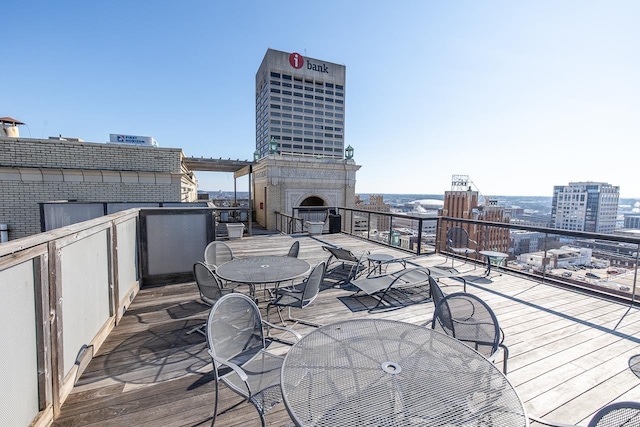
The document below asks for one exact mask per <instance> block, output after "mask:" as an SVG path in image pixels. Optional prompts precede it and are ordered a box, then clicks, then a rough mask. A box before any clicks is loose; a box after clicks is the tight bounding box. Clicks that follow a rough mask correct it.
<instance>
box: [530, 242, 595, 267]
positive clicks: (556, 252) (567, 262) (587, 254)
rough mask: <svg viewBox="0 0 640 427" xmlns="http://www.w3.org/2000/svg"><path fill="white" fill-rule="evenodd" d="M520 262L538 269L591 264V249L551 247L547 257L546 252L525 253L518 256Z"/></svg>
mask: <svg viewBox="0 0 640 427" xmlns="http://www.w3.org/2000/svg"><path fill="white" fill-rule="evenodd" d="M518 262H519V263H521V264H526V265H529V266H531V267H533V268H535V269H536V270H539V271H542V270H543V266H546V268H566V267H571V266H578V265H588V264H591V249H588V248H572V247H568V246H563V247H562V248H560V249H549V250H548V251H547V257H546V258H545V253H544V252H532V253H525V254H522V255H520V256H519V257H518Z"/></svg>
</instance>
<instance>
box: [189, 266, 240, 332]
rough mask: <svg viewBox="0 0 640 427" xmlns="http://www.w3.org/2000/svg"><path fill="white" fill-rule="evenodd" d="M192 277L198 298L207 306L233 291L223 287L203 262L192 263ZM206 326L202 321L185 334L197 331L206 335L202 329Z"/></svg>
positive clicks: (211, 305)
mask: <svg viewBox="0 0 640 427" xmlns="http://www.w3.org/2000/svg"><path fill="white" fill-rule="evenodd" d="M193 277H194V278H195V279H196V285H198V291H199V292H200V300H202V302H204V303H205V304H207V305H208V306H209V307H213V305H214V304H215V303H216V302H217V301H218V300H219V299H220V298H221V297H222V296H223V295H226V294H228V293H231V292H233V289H228V288H224V287H223V285H222V282H221V281H220V279H219V278H218V276H216V275H215V273H214V272H213V271H211V269H209V267H207V265H206V264H205V263H203V262H196V263H195V264H193ZM206 326H207V324H206V323H204V322H203V323H202V324H201V325H198V326H196V327H194V328H193V329H191V330H190V331H189V332H187V335H189V334H192V333H194V332H198V333H200V334H202V335H204V336H207V334H206V333H205V331H204V329H205V327H206Z"/></svg>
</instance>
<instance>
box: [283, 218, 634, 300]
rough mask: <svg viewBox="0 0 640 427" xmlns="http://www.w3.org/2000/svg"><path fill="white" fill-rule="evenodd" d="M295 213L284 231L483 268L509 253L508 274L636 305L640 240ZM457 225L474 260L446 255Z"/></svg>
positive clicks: (477, 223) (467, 222) (470, 223)
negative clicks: (572, 258) (487, 256)
mask: <svg viewBox="0 0 640 427" xmlns="http://www.w3.org/2000/svg"><path fill="white" fill-rule="evenodd" d="M294 212H297V213H298V216H293V215H286V214H282V213H280V214H278V215H279V216H280V218H281V222H282V225H279V228H278V230H279V231H281V232H283V233H294V232H300V231H303V228H302V225H303V223H304V222H305V221H309V220H317V221H323V222H324V223H325V226H324V232H325V233H327V232H341V233H345V234H349V235H351V236H354V237H357V238H361V239H365V240H367V241H370V242H373V243H376V244H380V245H383V246H390V247H393V248H394V249H398V250H403V251H406V252H407V253H410V254H413V255H416V256H418V255H428V254H433V253H440V254H442V255H445V256H447V257H450V258H452V259H454V258H463V259H465V261H469V262H474V263H478V264H484V260H483V256H482V255H478V252H479V251H487V250H489V251H500V252H504V253H506V254H508V255H509V256H508V259H507V263H506V265H505V266H503V269H504V270H505V271H509V272H512V273H514V274H521V275H525V276H528V277H532V278H538V279H540V280H541V281H543V282H547V283H554V284H560V285H563V286H571V287H575V288H580V289H585V290H588V291H590V292H598V293H605V294H608V295H611V296H613V297H615V298H621V299H622V300H626V301H628V300H631V302H634V301H635V289H636V287H637V266H638V264H639V259H638V256H639V254H640V239H638V238H635V237H628V236H620V235H612V234H601V233H590V232H578V231H570V230H561V229H555V228H545V227H538V226H528V225H517V224H510V223H500V222H492V221H481V220H474V219H461V218H454V217H443V216H440V217H435V216H433V217H422V216H412V215H403V214H398V213H391V212H372V211H368V210H363V209H354V208H345V207H327V206H322V207H299V208H296V209H294ZM302 212H304V216H303V214H301V213H302ZM332 216H333V217H334V218H333V219H332V218H331V217H332ZM335 217H338V218H339V220H338V224H339V227H337V228H338V229H336V227H335V224H336V223H335V222H333V223H332V221H333V220H335ZM329 225H334V227H333V229H332V230H330V229H329V228H330V227H329ZM453 226H462V227H463V228H465V229H467V230H468V231H469V234H470V235H471V236H472V239H474V240H476V241H477V244H476V247H474V248H473V249H475V251H476V252H474V255H473V256H472V257H464V256H460V255H458V254H454V253H451V252H448V251H447V245H446V232H447V230H448V229H449V228H451V227H453ZM522 233H529V234H525V236H526V237H524V239H520V240H518V239H519V238H520V237H521V236H520V237H519V234H522ZM523 240H524V243H523ZM562 247H574V248H578V249H588V250H590V251H591V252H590V253H591V254H592V255H591V256H590V258H594V259H598V260H600V262H597V263H596V264H602V265H606V267H607V268H605V269H604V271H605V273H606V276H605V275H604V274H602V273H601V271H602V270H603V269H602V268H600V269H597V268H596V267H597V265H594V264H593V263H591V262H588V263H583V264H582V265H573V264H571V263H570V262H567V260H566V259H564V260H563V259H560V258H558V256H557V255H555V253H553V254H552V252H553V251H554V250H559V249H560V248H562ZM529 253H534V254H535V253H539V254H537V255H534V256H532V258H536V259H537V260H538V261H539V262H537V263H536V262H535V261H534V262H532V263H529V262H528V261H527V262H525V261H523V260H522V255H523V254H529ZM587 253H588V252H587ZM564 267H566V268H564ZM571 269H573V270H574V271H573V272H572V271H571ZM582 270H584V271H582ZM594 271H597V272H594ZM574 273H575V274H574ZM587 273H588V274H587ZM563 274H564V275H563Z"/></svg>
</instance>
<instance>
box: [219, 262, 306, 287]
mask: <svg viewBox="0 0 640 427" xmlns="http://www.w3.org/2000/svg"><path fill="white" fill-rule="evenodd" d="M308 270H309V263H308V262H307V261H304V260H301V259H299V258H293V257H287V256H256V257H248V258H236V259H233V260H231V261H229V262H225V263H224V264H222V265H219V266H218V268H216V274H218V276H220V277H221V278H223V279H224V280H228V281H231V282H240V283H253V284H256V283H275V282H285V281H287V280H291V279H295V278H296V277H298V276H301V275H303V274H304V273H306V272H307V271H308Z"/></svg>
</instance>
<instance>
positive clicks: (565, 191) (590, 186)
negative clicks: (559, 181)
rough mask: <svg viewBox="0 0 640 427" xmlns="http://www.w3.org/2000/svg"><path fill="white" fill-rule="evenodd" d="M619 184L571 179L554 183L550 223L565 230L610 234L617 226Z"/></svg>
mask: <svg viewBox="0 0 640 427" xmlns="http://www.w3.org/2000/svg"><path fill="white" fill-rule="evenodd" d="M619 196H620V187H618V186H613V185H611V184H607V183H605V182H570V183H569V185H556V186H554V187H553V199H552V202H551V217H552V220H551V223H552V224H553V227H555V228H560V229H563V230H573V231H589V232H594V233H606V234H611V233H613V231H614V230H615V228H616V215H617V212H618V199H619Z"/></svg>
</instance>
